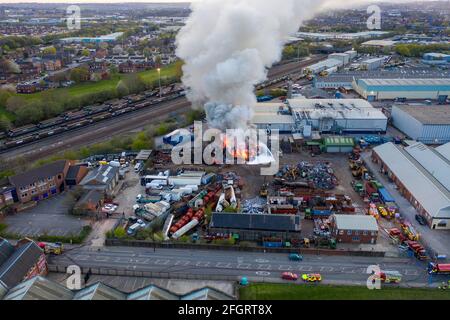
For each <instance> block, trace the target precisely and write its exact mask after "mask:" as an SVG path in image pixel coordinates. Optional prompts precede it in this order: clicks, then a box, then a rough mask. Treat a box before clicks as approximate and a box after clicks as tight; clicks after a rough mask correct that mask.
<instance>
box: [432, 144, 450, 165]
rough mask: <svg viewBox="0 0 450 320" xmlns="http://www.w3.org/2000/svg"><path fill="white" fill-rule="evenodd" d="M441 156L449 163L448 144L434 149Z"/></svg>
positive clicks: (449, 147)
mask: <svg viewBox="0 0 450 320" xmlns="http://www.w3.org/2000/svg"><path fill="white" fill-rule="evenodd" d="M435 150H436V151H437V152H438V153H439V154H440V155H441V156H443V157H444V158H445V159H447V160H448V161H450V142H447V143H446V144H443V145H441V146H439V147H436V149H435Z"/></svg>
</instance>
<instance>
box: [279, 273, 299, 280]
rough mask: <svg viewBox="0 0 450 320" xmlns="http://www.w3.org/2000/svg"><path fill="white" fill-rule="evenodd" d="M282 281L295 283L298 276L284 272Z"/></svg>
mask: <svg viewBox="0 0 450 320" xmlns="http://www.w3.org/2000/svg"><path fill="white" fill-rule="evenodd" d="M281 279H284V280H293V281H295V280H297V279H298V275H297V274H295V273H293V272H283V273H282V274H281Z"/></svg>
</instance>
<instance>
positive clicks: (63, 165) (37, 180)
mask: <svg viewBox="0 0 450 320" xmlns="http://www.w3.org/2000/svg"><path fill="white" fill-rule="evenodd" d="M69 166H70V163H69V161H66V160H59V161H56V162H53V163H49V164H46V165H44V166H42V167H39V168H35V169H32V170H30V171H27V172H24V173H20V174H17V175H15V176H12V177H9V182H10V183H11V185H13V186H14V187H15V188H16V192H17V198H18V200H19V202H21V203H26V202H28V201H39V200H43V199H46V198H48V197H51V196H53V195H55V194H58V193H61V192H63V191H64V190H65V187H66V183H65V177H66V175H67V172H68V170H69Z"/></svg>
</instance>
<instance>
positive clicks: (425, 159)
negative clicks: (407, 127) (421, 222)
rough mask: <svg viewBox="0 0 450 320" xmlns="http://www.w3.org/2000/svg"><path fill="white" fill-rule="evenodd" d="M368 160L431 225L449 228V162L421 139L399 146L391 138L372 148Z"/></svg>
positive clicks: (435, 227) (431, 226) (434, 227)
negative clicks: (370, 158) (377, 165)
mask: <svg viewBox="0 0 450 320" xmlns="http://www.w3.org/2000/svg"><path fill="white" fill-rule="evenodd" d="M372 161H374V162H375V163H378V164H380V165H381V172H382V173H384V174H385V175H387V176H388V177H389V179H390V180H392V181H393V182H394V183H395V184H396V186H397V190H398V191H399V192H400V194H402V195H403V197H405V198H406V199H407V200H408V201H409V202H410V203H411V204H412V205H413V207H415V208H416V210H417V211H418V213H419V214H420V215H422V216H424V217H425V218H426V220H427V222H428V225H429V226H430V228H431V229H450V180H449V179H448V177H449V176H450V162H449V160H448V159H447V158H445V157H443V156H442V155H441V154H440V153H439V152H438V151H436V150H435V149H433V148H430V147H427V146H426V145H424V144H423V143H421V142H417V143H413V144H412V145H410V146H408V147H405V148H403V147H402V146H401V145H396V144H393V143H391V142H388V143H385V144H382V145H380V146H377V147H375V148H374V149H373V152H372Z"/></svg>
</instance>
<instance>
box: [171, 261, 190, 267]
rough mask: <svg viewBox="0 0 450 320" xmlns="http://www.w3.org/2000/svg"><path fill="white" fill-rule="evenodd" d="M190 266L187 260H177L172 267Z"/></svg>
mask: <svg viewBox="0 0 450 320" xmlns="http://www.w3.org/2000/svg"><path fill="white" fill-rule="evenodd" d="M190 264H191V262H190V261H189V260H177V261H175V263H174V264H173V265H174V266H188V265H190Z"/></svg>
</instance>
